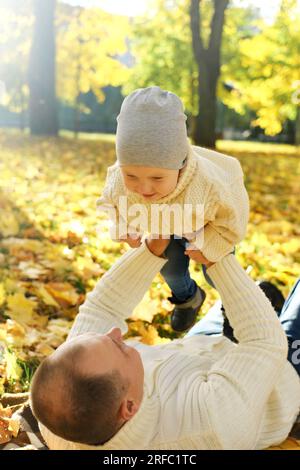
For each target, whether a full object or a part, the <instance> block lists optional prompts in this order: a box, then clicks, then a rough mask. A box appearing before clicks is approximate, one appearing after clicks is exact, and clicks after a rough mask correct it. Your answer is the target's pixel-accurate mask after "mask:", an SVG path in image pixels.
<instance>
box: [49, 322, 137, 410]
mask: <svg viewBox="0 0 300 470" xmlns="http://www.w3.org/2000/svg"><path fill="white" fill-rule="evenodd" d="M75 344H76V345H78V344H81V345H82V346H84V348H85V351H84V352H83V354H82V357H81V360H80V362H79V364H77V366H78V367H79V368H80V369H81V370H82V371H83V372H84V373H85V374H87V375H89V374H90V375H96V374H105V373H109V372H112V371H113V370H117V371H118V372H119V373H120V375H121V376H122V377H123V378H124V379H125V380H126V381H128V383H129V389H128V391H127V395H129V396H130V397H131V398H132V399H134V400H136V401H137V402H139V403H140V402H141V401H142V397H143V383H144V368H143V363H142V360H141V356H140V354H139V352H138V351H137V350H136V349H135V348H133V347H131V346H129V345H127V344H126V343H124V341H123V339H122V333H121V330H120V328H112V329H111V330H110V331H109V332H108V333H106V334H98V333H84V334H82V335H79V336H76V337H75V338H73V339H71V340H70V341H67V342H66V343H64V344H63V345H62V346H60V348H59V349H57V351H56V353H54V354H56V355H59V354H63V353H64V352H66V350H67V349H68V348H72V347H73V346H74V345H75Z"/></svg>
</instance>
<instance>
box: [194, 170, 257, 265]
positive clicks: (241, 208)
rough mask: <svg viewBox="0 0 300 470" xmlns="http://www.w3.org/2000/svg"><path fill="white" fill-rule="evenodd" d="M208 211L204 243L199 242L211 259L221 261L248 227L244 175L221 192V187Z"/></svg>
mask: <svg viewBox="0 0 300 470" xmlns="http://www.w3.org/2000/svg"><path fill="white" fill-rule="evenodd" d="M210 197H211V199H212V200H213V201H214V202H213V204H212V203H210V204H209V206H210V209H209V211H208V214H207V215H208V218H209V222H208V223H207V224H206V226H205V227H204V233H203V243H201V246H197V242H196V241H194V242H193V243H194V244H195V245H196V246H197V247H198V248H199V250H200V251H202V253H203V254H204V256H205V258H207V259H208V260H209V261H213V262H216V261H219V260H220V259H222V258H223V257H224V256H225V255H228V254H229V253H231V252H232V251H233V248H234V245H236V244H237V243H238V242H240V241H241V240H242V239H243V238H244V236H245V234H246V230H247V223H248V218H249V198H248V194H247V191H246V188H245V186H244V182H243V178H242V177H239V178H237V179H236V180H235V181H233V182H232V183H231V185H230V187H229V189H228V188H226V190H224V191H222V194H220V195H219V192H218V191H214V194H213V195H211V196H210Z"/></svg>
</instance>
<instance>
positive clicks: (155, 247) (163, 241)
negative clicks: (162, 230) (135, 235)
mask: <svg viewBox="0 0 300 470" xmlns="http://www.w3.org/2000/svg"><path fill="white" fill-rule="evenodd" d="M169 243H170V238H151V237H148V238H146V245H147V247H148V249H149V250H150V251H151V253H153V254H154V255H155V256H161V255H162V254H163V253H164V252H165V250H166V248H167V246H168V245H169Z"/></svg>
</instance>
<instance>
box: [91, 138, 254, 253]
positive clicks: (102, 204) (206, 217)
mask: <svg viewBox="0 0 300 470" xmlns="http://www.w3.org/2000/svg"><path fill="white" fill-rule="evenodd" d="M120 196H127V212H126V218H127V221H128V226H126V224H125V228H126V230H125V232H127V233H135V232H136V231H141V232H147V233H151V232H152V231H151V228H152V227H151V202H150V201H147V200H145V199H144V198H143V197H142V196H140V195H138V194H136V193H133V192H131V191H128V190H127V189H126V187H125V185H124V181H123V177H122V173H121V169H120V167H119V165H118V164H117V163H116V164H115V165H113V166H111V167H109V169H108V173H107V179H106V183H105V187H104V190H103V193H102V196H101V197H100V198H99V199H98V201H97V206H98V209H100V210H107V209H109V208H115V210H116V214H117V217H116V219H115V220H114V221H113V222H114V228H115V227H116V226H117V227H118V228H119V227H120V226H121V224H119V221H120V220H123V222H124V220H125V219H124V214H122V213H121V212H120V211H119V198H120ZM135 204H141V205H143V206H144V207H145V208H147V215H148V217H146V219H145V222H143V220H142V221H141V218H140V219H139V223H140V222H141V224H140V225H139V226H138V224H137V223H136V216H132V212H131V215H130V210H131V209H132V208H133V206H134V205H135ZM154 204H156V205H160V211H161V214H162V216H161V220H162V221H164V220H166V217H165V216H164V214H167V212H168V210H169V206H170V205H172V204H179V205H180V206H181V207H184V204H190V205H191V207H192V214H193V216H192V230H191V231H190V232H189V233H184V231H183V233H182V235H183V236H184V237H186V238H188V239H189V240H190V241H191V242H192V243H194V244H195V245H196V246H197V248H198V249H200V250H201V251H202V252H203V254H204V256H205V257H206V258H207V259H209V260H210V261H219V260H220V259H221V258H222V257H223V256H225V255H226V254H228V253H230V252H232V250H233V247H234V245H236V244H237V243H238V242H240V241H241V240H242V239H243V238H244V236H245V234H246V229H247V223H248V218H249V199H248V195H247V191H246V189H245V186H244V182H243V172H242V169H241V165H240V163H239V162H238V160H237V159H235V158H233V157H229V156H227V155H223V154H221V153H218V152H215V151H212V150H208V149H204V148H201V147H196V146H190V148H189V154H188V158H187V165H186V167H185V168H184V169H183V170H182V173H181V174H180V177H179V180H178V184H177V186H176V188H175V189H174V191H172V192H171V193H170V194H168V195H167V196H165V197H163V198H161V199H159V200H156V201H154V202H152V205H154ZM197 205H198V207H199V205H202V206H203V220H202V223H201V225H200V226H199V224H197V217H196V213H197ZM198 220H199V219H198ZM171 222H172V220H171ZM122 226H124V224H122ZM203 229H204V232H203V233H202V237H199V236H198V235H199V234H200V233H201V231H202V230H203ZM157 232H158V233H155V235H157V234H162V233H165V232H164V228H163V222H162V224H161V225H159V227H158V230H157ZM117 233H118V232H117ZM121 233H122V234H124V235H126V233H123V230H122V231H121ZM180 233H181V232H180ZM180 233H179V234H180ZM171 234H177V235H178V232H177V233H176V223H175V222H174V223H173V225H172V223H171V224H170V235H171ZM197 236H198V238H196V237H197ZM117 238H118V237H117Z"/></svg>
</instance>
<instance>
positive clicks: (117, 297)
mask: <svg viewBox="0 0 300 470" xmlns="http://www.w3.org/2000/svg"><path fill="white" fill-rule="evenodd" d="M168 243H169V240H149V241H147V242H146V243H143V245H142V246H141V247H140V248H137V249H131V250H129V251H127V252H126V253H125V254H124V255H123V256H122V257H121V258H120V259H119V260H118V261H117V262H116V263H115V264H114V265H113V266H112V267H111V268H110V270H109V271H108V272H107V273H105V274H104V276H103V277H102V278H101V279H100V281H98V283H97V285H96V287H95V288H94V289H93V291H92V292H90V293H89V294H88V295H87V298H86V300H85V302H84V303H83V305H81V306H80V307H79V314H78V315H77V317H76V319H75V322H74V324H73V326H72V329H71V331H70V333H69V336H68V339H71V338H72V337H74V336H77V335H79V334H82V333H87V332H98V333H102V332H103V333H106V332H107V331H108V330H109V329H110V328H112V327H119V328H121V330H122V333H123V334H124V333H126V331H127V324H126V322H125V319H126V318H128V317H130V315H131V314H132V311H133V309H134V308H135V307H136V305H138V304H139V302H140V301H141V300H142V298H143V296H144V294H145V292H146V291H147V290H148V289H149V287H150V285H151V283H152V281H153V278H154V277H155V275H156V274H157V273H158V272H159V271H160V270H161V268H162V267H163V265H164V264H165V263H166V262H167V260H166V259H165V258H161V257H160V256H161V255H162V254H163V252H164V251H165V249H166V247H167V245H168Z"/></svg>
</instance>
